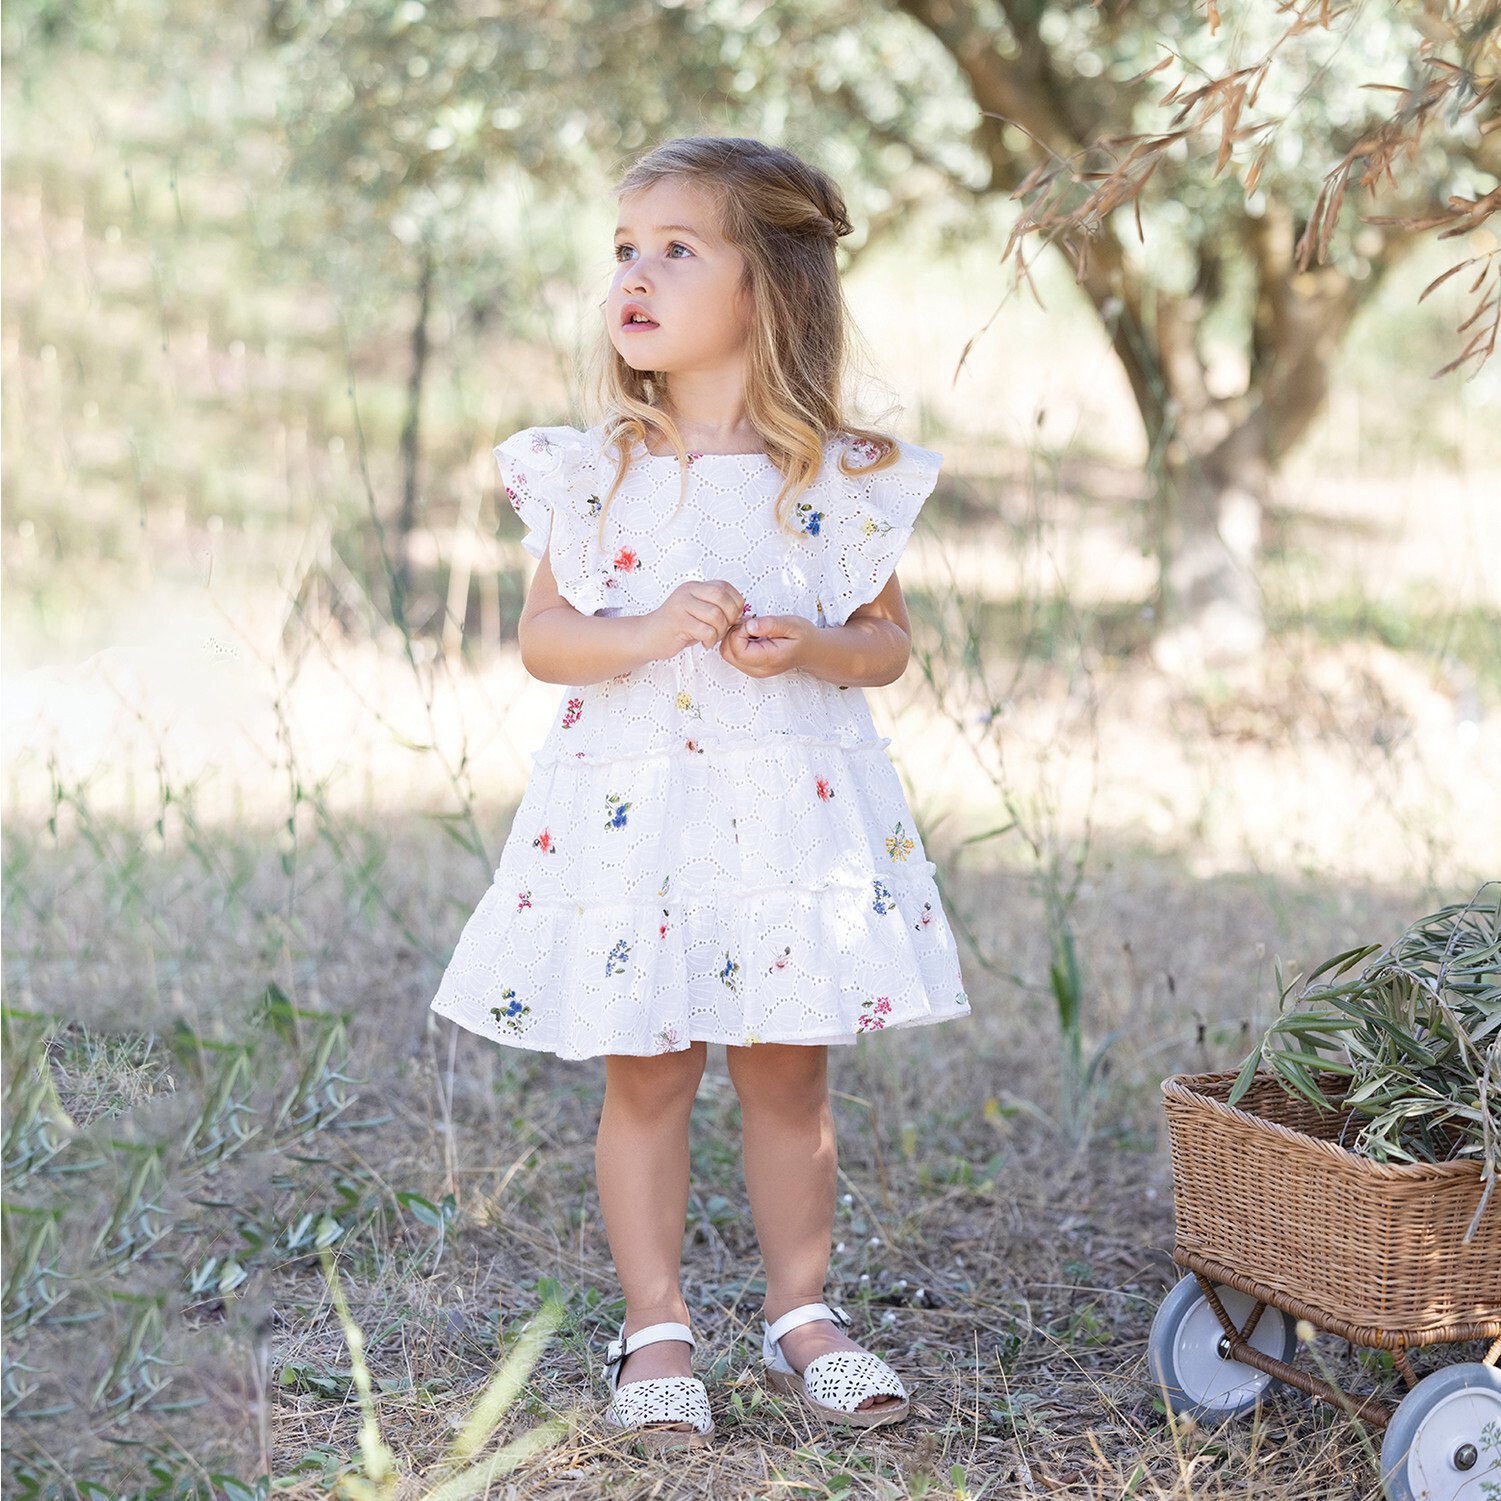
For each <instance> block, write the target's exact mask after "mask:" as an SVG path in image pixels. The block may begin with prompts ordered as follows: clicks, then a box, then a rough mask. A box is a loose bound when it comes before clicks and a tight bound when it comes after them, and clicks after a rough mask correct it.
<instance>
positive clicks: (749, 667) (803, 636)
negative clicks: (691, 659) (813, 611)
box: [719, 615, 818, 678]
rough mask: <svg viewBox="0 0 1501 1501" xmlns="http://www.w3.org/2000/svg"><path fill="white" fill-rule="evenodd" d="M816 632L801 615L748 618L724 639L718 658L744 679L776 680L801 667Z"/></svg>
mask: <svg viewBox="0 0 1501 1501" xmlns="http://www.w3.org/2000/svg"><path fill="white" fill-rule="evenodd" d="M817 629H818V627H817V626H816V625H814V624H813V622H812V621H811V620H804V619H803V618H802V616H801V615H758V616H756V617H755V618H753V619H752V618H749V617H747V618H746V620H744V621H743V622H740V623H737V624H736V625H735V626H734V627H733V628H732V629H731V630H730V633H729V634H728V635H727V636H726V637H725V638H724V644H723V645H722V646H721V647H720V648H719V655H720V656H721V657H722V658H723V659H724V660H725V661H726V662H728V663H729V664H730V666H732V667H738V668H739V669H740V670H741V672H743V673H744V674H745V675H746V677H750V678H770V677H775V676H776V675H777V674H778V673H781V672H787V671H789V670H790V669H791V668H793V667H800V666H801V665H802V663H803V656H804V650H805V648H806V646H807V643H808V642H809V641H811V640H812V638H813V632H814V631H816V630H817Z"/></svg>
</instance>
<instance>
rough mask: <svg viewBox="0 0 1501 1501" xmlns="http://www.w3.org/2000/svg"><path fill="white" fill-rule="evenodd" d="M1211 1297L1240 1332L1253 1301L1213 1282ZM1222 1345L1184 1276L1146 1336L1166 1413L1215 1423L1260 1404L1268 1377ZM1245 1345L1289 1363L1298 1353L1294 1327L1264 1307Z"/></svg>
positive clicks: (1221, 1335)
mask: <svg viewBox="0 0 1501 1501" xmlns="http://www.w3.org/2000/svg"><path fill="white" fill-rule="evenodd" d="M1215 1293H1216V1294H1217V1295H1218V1297H1219V1300H1220V1302H1221V1303H1223V1304H1224V1306H1225V1312H1226V1313H1228V1314H1229V1315H1230V1317H1231V1318H1232V1319H1234V1320H1235V1324H1236V1327H1237V1328H1240V1329H1244V1328H1245V1327H1246V1320H1247V1319H1249V1318H1250V1316H1251V1310H1252V1309H1253V1308H1255V1306H1256V1300H1255V1299H1254V1298H1251V1297H1248V1296H1247V1295H1246V1294H1245V1293H1243V1292H1238V1291H1237V1290H1236V1289H1235V1288H1233V1287H1221V1286H1219V1285H1218V1284H1216V1286H1215ZM1228 1343H1229V1341H1228V1340H1227V1339H1226V1337H1225V1331H1224V1329H1223V1328H1222V1327H1221V1325H1220V1321H1219V1319H1218V1317H1217V1316H1216V1315H1215V1312H1214V1309H1213V1308H1211V1307H1210V1306H1209V1301H1208V1299H1207V1298H1205V1296H1204V1294H1203V1293H1202V1292H1201V1291H1200V1290H1199V1284H1198V1281H1197V1280H1196V1279H1195V1278H1193V1277H1185V1278H1184V1279H1183V1280H1182V1281H1181V1282H1180V1283H1179V1284H1178V1285H1177V1286H1176V1287H1175V1288H1174V1289H1173V1290H1172V1291H1171V1292H1170V1293H1169V1294H1168V1295H1167V1297H1165V1298H1164V1299H1163V1300H1162V1306H1161V1307H1160V1308H1159V1309H1158V1310H1157V1315H1156V1317H1155V1318H1154V1319H1153V1320H1152V1330H1151V1333H1150V1334H1149V1335H1148V1336H1147V1364H1148V1367H1149V1368H1150V1370H1151V1372H1152V1379H1153V1380H1154V1381H1156V1383H1157V1385H1158V1386H1160V1387H1161V1388H1162V1393H1163V1396H1164V1398H1165V1399H1166V1401H1167V1405H1168V1407H1169V1408H1170V1409H1171V1411H1173V1412H1174V1413H1176V1414H1178V1415H1179V1416H1184V1417H1186V1416H1192V1417H1195V1418H1198V1419H1200V1420H1201V1421H1208V1422H1219V1421H1222V1420H1223V1419H1225V1418H1234V1417H1239V1416H1240V1415H1241V1413H1243V1412H1248V1411H1249V1410H1250V1409H1251V1408H1253V1407H1254V1406H1255V1405H1256V1404H1257V1402H1259V1401H1260V1400H1261V1395H1262V1393H1263V1392H1264V1391H1266V1389H1267V1387H1269V1386H1270V1385H1271V1384H1272V1381H1273V1379H1274V1378H1272V1377H1271V1376H1269V1375H1267V1374H1266V1372H1265V1371H1258V1370H1256V1369H1255V1368H1254V1367H1252V1366H1247V1365H1242V1364H1241V1363H1240V1362H1239V1361H1238V1360H1231V1359H1229V1357H1228V1356H1226V1355H1224V1354H1222V1353H1221V1352H1222V1351H1223V1350H1224V1349H1225V1348H1226V1346H1227V1345H1228ZM1251 1347H1252V1349H1255V1350H1260V1351H1261V1353H1262V1354H1263V1355H1270V1356H1272V1357H1273V1358H1274V1359H1277V1360H1284V1361H1288V1362H1291V1361H1292V1358H1293V1356H1294V1355H1295V1354H1296V1353H1297V1349H1298V1334H1297V1325H1296V1324H1295V1323H1294V1321H1293V1320H1292V1319H1290V1318H1289V1317H1288V1316H1287V1315H1286V1314H1285V1313H1283V1312H1282V1311H1281V1309H1278V1308H1272V1307H1270V1306H1269V1307H1267V1308H1265V1309H1263V1310H1262V1314H1261V1317H1260V1319H1258V1320H1257V1322H1256V1327H1255V1329H1254V1330H1252V1332H1251Z"/></svg>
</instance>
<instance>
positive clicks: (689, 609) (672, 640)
mask: <svg viewBox="0 0 1501 1501" xmlns="http://www.w3.org/2000/svg"><path fill="white" fill-rule="evenodd" d="M744 608H745V596H744V595H743V594H742V593H741V592H740V591H739V590H738V589H737V588H736V587H735V586H734V585H733V584H729V583H726V582H725V581H724V580H723V579H689V580H688V582H687V583H685V584H679V585H678V586H677V588H676V589H674V590H673V591H672V593H671V594H669V595H668V596H667V598H666V599H664V600H663V601H662V603H661V604H659V605H658V606H657V608H656V609H655V610H648V611H647V612H646V614H645V615H643V616H642V617H641V621H642V625H643V628H644V629H645V631H646V633H647V637H646V639H647V649H648V650H649V652H650V654H651V659H652V660H653V661H660V660H662V659H663V658H664V657H675V656H676V655H677V654H678V653H679V652H680V651H682V649H683V648H684V647H685V646H694V645H698V646H714V645H716V644H717V643H718V642H720V641H722V640H724V637H725V633H726V632H727V631H728V630H729V629H730V627H731V626H732V625H734V624H735V622H736V621H737V620H739V619H740V612H741V611H742V610H743V609H744Z"/></svg>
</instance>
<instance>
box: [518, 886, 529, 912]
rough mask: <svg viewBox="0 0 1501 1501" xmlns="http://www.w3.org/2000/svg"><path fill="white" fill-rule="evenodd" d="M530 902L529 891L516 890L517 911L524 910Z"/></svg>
mask: <svg viewBox="0 0 1501 1501" xmlns="http://www.w3.org/2000/svg"><path fill="white" fill-rule="evenodd" d="M531 904H532V894H531V892H530V891H518V892H517V893H516V910H517V911H518V912H521V911H524V910H525V909H526V908H527V907H530V906H531Z"/></svg>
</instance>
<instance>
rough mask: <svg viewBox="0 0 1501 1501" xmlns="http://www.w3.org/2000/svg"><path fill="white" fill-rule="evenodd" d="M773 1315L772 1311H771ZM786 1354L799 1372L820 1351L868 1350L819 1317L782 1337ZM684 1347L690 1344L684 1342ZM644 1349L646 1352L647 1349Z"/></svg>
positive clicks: (878, 1402)
mask: <svg viewBox="0 0 1501 1501" xmlns="http://www.w3.org/2000/svg"><path fill="white" fill-rule="evenodd" d="M766 1317H767V1318H768V1319H769V1318H770V1317H771V1315H770V1314H769V1313H768V1314H767V1315H766ZM780 1344H781V1347H782V1354H783V1355H785V1356H786V1357H787V1364H788V1365H790V1366H791V1367H792V1369H793V1370H795V1371H796V1372H797V1373H798V1374H799V1375H801V1374H802V1373H803V1371H805V1370H806V1369H807V1367H808V1365H809V1363H810V1362H811V1361H814V1360H817V1359H818V1357H819V1356H820V1355H827V1354H828V1353H829V1352H830V1351H831V1350H855V1351H858V1352H859V1353H860V1354H862V1355H864V1354H867V1353H868V1352H867V1351H866V1350H865V1348H864V1346H862V1345H857V1344H856V1343H855V1342H854V1340H852V1339H851V1338H850V1337H849V1336H848V1335H847V1334H846V1333H845V1332H844V1331H843V1330H842V1329H841V1328H840V1327H839V1326H838V1325H837V1324H835V1323H833V1322H832V1321H831V1320H829V1319H817V1320H815V1321H814V1322H813V1323H811V1324H799V1325H798V1326H797V1327H796V1328H795V1329H789V1330H788V1331H787V1332H786V1334H784V1335H783V1336H782V1338H781V1341H780ZM683 1348H684V1349H686V1348H687V1346H686V1345H685V1346H683ZM641 1353H643V1354H644V1353H645V1352H644V1351H643V1352H641ZM901 1400H902V1399H901V1398H900V1397H892V1396H887V1395H886V1394H884V1393H882V1394H881V1395H879V1396H875V1397H867V1398H866V1399H865V1400H864V1401H863V1402H861V1403H860V1404H859V1408H858V1410H859V1411H862V1412H863V1411H865V1410H867V1409H869V1408H872V1407H874V1408H882V1407H892V1406H895V1405H898V1404H899V1403H900V1402H901Z"/></svg>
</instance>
